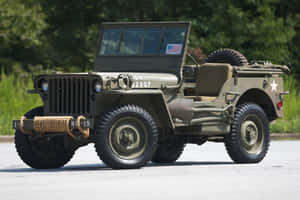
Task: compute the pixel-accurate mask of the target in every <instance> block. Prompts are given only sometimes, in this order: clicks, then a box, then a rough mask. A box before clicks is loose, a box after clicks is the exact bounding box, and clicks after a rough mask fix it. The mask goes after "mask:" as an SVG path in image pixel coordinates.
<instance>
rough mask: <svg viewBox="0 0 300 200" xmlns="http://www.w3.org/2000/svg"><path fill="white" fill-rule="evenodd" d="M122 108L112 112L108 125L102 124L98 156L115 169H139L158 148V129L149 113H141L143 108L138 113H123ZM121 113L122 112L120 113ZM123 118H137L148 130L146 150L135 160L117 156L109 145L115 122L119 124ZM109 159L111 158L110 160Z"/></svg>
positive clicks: (98, 137)
mask: <svg viewBox="0 0 300 200" xmlns="http://www.w3.org/2000/svg"><path fill="white" fill-rule="evenodd" d="M121 110H122V107H121V108H119V109H117V112H112V114H109V115H108V116H109V117H108V118H107V119H106V123H105V122H104V124H102V126H101V127H102V128H100V130H99V134H98V135H97V140H96V149H100V151H99V150H97V152H98V154H100V155H99V156H100V158H101V159H102V160H103V161H104V162H105V160H106V162H105V163H106V164H108V165H112V166H111V167H113V168H138V167H141V166H142V165H144V164H145V163H146V162H148V161H149V160H150V159H151V158H152V156H153V154H154V151H155V150H156V148H154V147H155V146H156V145H155V144H156V143H157V136H156V134H157V129H156V126H155V125H154V124H152V123H153V122H154V121H153V119H152V117H151V116H150V114H149V113H147V112H141V108H138V110H139V111H138V112H134V111H126V112H122V111H121ZM118 111H121V112H118ZM123 117H135V118H137V119H138V120H140V121H141V122H142V123H143V124H144V126H145V128H146V130H147V134H148V135H147V137H148V138H147V143H146V146H145V149H144V152H142V153H141V155H139V156H138V157H137V158H133V159H123V158H121V157H119V156H118V155H116V153H115V152H114V151H113V150H112V148H111V146H110V145H109V135H110V130H111V128H112V126H113V125H114V123H115V122H117V121H118V120H119V119H121V118H123ZM108 157H109V158H108ZM107 159H110V161H109V162H107Z"/></svg>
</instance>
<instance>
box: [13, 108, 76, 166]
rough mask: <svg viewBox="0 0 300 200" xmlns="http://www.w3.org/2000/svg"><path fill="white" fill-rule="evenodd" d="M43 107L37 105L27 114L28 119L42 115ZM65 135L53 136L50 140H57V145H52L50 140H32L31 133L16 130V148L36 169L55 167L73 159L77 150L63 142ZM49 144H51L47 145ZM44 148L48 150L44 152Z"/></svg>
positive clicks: (27, 162) (25, 160) (28, 163)
mask: <svg viewBox="0 0 300 200" xmlns="http://www.w3.org/2000/svg"><path fill="white" fill-rule="evenodd" d="M42 115H43V107H37V108H34V109H32V110H30V111H29V112H27V113H26V114H25V117H26V118H27V119H33V118H34V116H42ZM63 137H64V136H55V137H51V138H50V141H51V142H55V144H56V146H55V148H53V145H51V147H50V143H49V142H50V141H47V140H46V139H45V138H44V140H32V139H31V136H30V135H25V134H23V133H22V132H21V131H19V130H17V131H16V132H15V148H16V150H17V152H18V154H19V156H20V158H21V159H22V160H23V162H24V163H26V164H27V165H29V166H30V167H32V168H35V169H53V168H60V167H62V166H64V165H65V164H66V163H67V162H69V161H70V160H71V158H72V157H73V155H74V153H75V151H74V150H66V149H65V148H64V144H63V139H64V138H63ZM47 145H49V146H47ZM41 146H42V148H47V147H48V149H47V150H49V151H48V152H42V151H40V150H41Z"/></svg>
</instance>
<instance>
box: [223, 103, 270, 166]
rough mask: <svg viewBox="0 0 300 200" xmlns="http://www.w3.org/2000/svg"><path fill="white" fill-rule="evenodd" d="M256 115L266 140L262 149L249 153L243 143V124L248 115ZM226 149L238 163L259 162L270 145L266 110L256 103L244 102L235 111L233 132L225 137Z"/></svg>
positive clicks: (232, 125)
mask: <svg viewBox="0 0 300 200" xmlns="http://www.w3.org/2000/svg"><path fill="white" fill-rule="evenodd" d="M250 115H251V116H256V117H258V119H260V121H261V124H262V125H261V130H263V134H262V135H263V136H264V140H263V142H262V146H261V148H260V151H259V152H257V153H249V152H247V151H246V150H245V148H244V147H243V145H242V141H241V140H242V139H241V137H242V136H241V125H242V123H243V122H244V120H245V119H246V118H247V117H248V116H250ZM224 142H225V147H226V150H227V152H228V154H229V156H230V157H231V159H232V160H233V161H234V162H236V163H258V162H260V161H262V160H263V158H264V157H265V156H266V154H267V152H268V149H269V145H270V131H269V121H268V118H267V116H266V114H265V112H264V110H263V109H262V108H261V107H260V106H258V105H256V104H252V103H249V104H242V105H240V106H238V107H237V109H236V111H235V116H234V120H233V122H232V124H231V132H230V134H228V135H226V136H225V138H224Z"/></svg>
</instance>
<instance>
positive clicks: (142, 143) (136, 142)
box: [109, 117, 148, 160]
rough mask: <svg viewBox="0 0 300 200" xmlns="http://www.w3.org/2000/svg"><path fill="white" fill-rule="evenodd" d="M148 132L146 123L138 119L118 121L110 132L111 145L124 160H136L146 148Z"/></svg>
mask: <svg viewBox="0 0 300 200" xmlns="http://www.w3.org/2000/svg"><path fill="white" fill-rule="evenodd" d="M147 141H148V131H147V129H146V127H145V125H144V123H143V122H142V121H141V120H140V119H138V118H136V117H122V118H120V119H118V120H117V121H116V122H115V123H114V124H113V126H112V127H111V129H110V131H109V145H110V148H111V149H112V151H113V152H114V153H115V154H116V155H117V156H118V157H119V158H122V159H128V160H130V159H135V158H137V157H139V156H140V155H141V154H142V153H143V152H144V151H145V148H146V144H147Z"/></svg>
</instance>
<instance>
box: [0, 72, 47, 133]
mask: <svg viewBox="0 0 300 200" xmlns="http://www.w3.org/2000/svg"><path fill="white" fill-rule="evenodd" d="M32 88H33V83H32V80H31V76H30V75H28V74H26V73H23V74H22V75H20V76H19V77H15V76H14V75H9V76H7V75H5V74H4V73H2V75H1V81H0V113H1V114H0V130H1V132H0V134H4V135H6V134H12V133H13V130H12V120H13V119H19V118H20V117H21V116H23V115H24V114H25V113H26V112H27V111H28V110H30V109H32V108H34V107H36V106H39V105H42V101H41V99H40V97H39V95H36V94H35V95H33V94H27V90H28V89H32Z"/></svg>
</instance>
